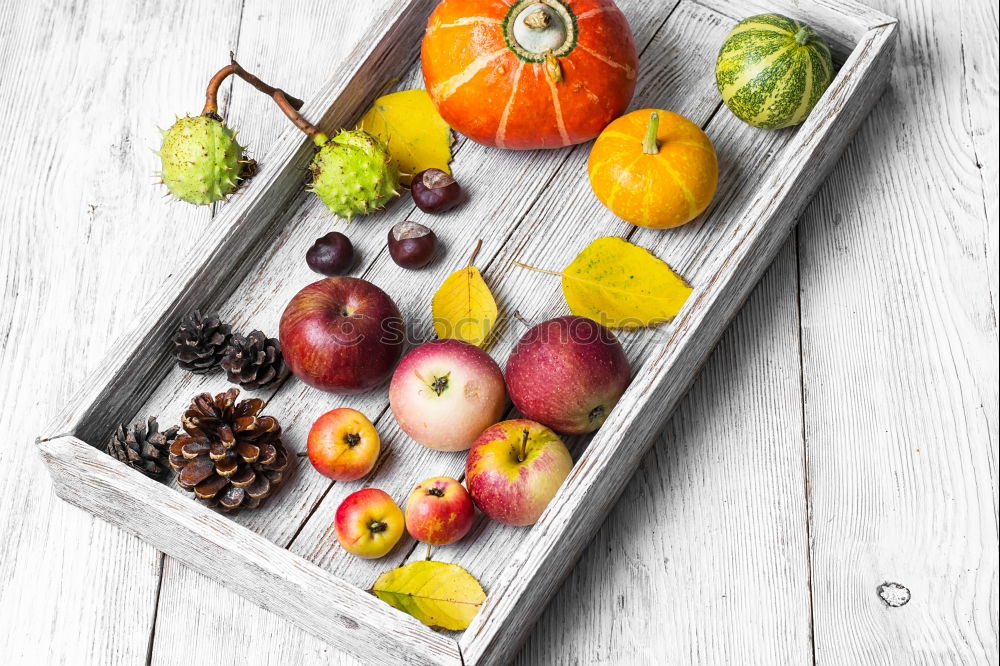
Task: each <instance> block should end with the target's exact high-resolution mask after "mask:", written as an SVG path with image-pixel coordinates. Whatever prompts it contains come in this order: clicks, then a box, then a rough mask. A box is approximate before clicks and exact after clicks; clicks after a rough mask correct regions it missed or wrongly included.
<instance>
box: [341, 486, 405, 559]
mask: <svg viewBox="0 0 1000 666" xmlns="http://www.w3.org/2000/svg"><path fill="white" fill-rule="evenodd" d="M333 524H334V529H335V530H336V532H337V540H338V541H340V545H341V546H343V547H344V550H346V551H347V552H348V553H351V554H352V555H357V556H358V557H363V558H365V559H375V558H379V557H382V556H383V555H385V554H387V553H388V552H389V551H390V550H392V549H393V547H394V546H395V545H396V543H397V542H398V541H399V538H400V537H401V536H403V527H404V521H403V512H402V511H400V510H399V507H398V506H397V505H396V503H395V502H394V501H393V500H392V498H391V497H389V494H388V493H386V492H385V491H384V490H379V489H378V488H365V489H364V490H359V491H357V492H354V493H351V494H350V495H348V496H347V497H345V498H344V501H343V502H341V503H340V506H338V507H337V514H336V516H335V517H334V520H333Z"/></svg>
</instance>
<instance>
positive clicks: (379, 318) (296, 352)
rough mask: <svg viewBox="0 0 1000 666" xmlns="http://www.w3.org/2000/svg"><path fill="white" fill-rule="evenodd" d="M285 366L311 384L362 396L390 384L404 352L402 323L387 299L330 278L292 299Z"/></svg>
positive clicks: (283, 333)
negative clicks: (388, 380)
mask: <svg viewBox="0 0 1000 666" xmlns="http://www.w3.org/2000/svg"><path fill="white" fill-rule="evenodd" d="M278 337H279V339H280V342H281V352H282V354H284V357H285V363H287V364H288V367H289V369H290V370H291V371H292V372H293V373H294V374H295V376H296V377H298V378H299V379H301V380H302V381H304V382H305V383H306V384H309V385H310V386H313V387H315V388H318V389H320V390H321V391H329V392H331V393H344V394H349V393H361V392H363V391H367V390H369V389H372V388H375V387H376V386H378V385H379V384H381V383H382V382H384V381H385V379H386V377H388V376H389V373H390V372H392V368H393V366H394V365H396V361H398V360H399V355H400V354H401V353H402V352H403V339H404V330H403V318H402V317H401V316H400V314H399V309H397V308H396V304H395V303H393V302H392V299H391V298H389V296H388V294H386V293H385V292H384V291H382V290H381V289H379V288H378V287H376V286H375V285H373V284H372V283H371V282H366V281H365V280H361V279H358V278H352V277H331V278H326V279H325V280H320V281H319V282H314V283H312V284H311V285H309V286H307V287H305V288H303V289H302V290H301V291H300V292H299V293H297V294H295V296H293V297H292V300H291V301H289V303H288V306H287V307H286V308H285V312H284V314H282V315H281V326H280V327H279V330H278Z"/></svg>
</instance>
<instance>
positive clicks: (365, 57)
mask: <svg viewBox="0 0 1000 666" xmlns="http://www.w3.org/2000/svg"><path fill="white" fill-rule="evenodd" d="M700 4H702V5H705V6H706V7H708V8H710V9H713V10H715V11H717V12H719V13H721V14H724V15H727V16H730V17H742V16H747V15H751V14H754V13H763V12H770V11H778V12H781V13H785V14H788V15H790V16H793V17H799V18H802V19H803V20H808V22H809V23H810V24H812V25H813V26H814V27H816V28H817V29H818V30H819V31H820V32H821V33H822V34H824V35H825V36H827V38H828V39H829V40H830V41H831V42H832V43H833V44H832V45H833V47H834V49H835V50H836V51H838V52H839V53H841V54H842V55H844V56H846V58H845V60H844V62H843V65H842V66H841V67H840V70H839V72H838V74H837V76H836V79H835V80H834V82H833V84H832V85H831V86H830V88H829V90H828V91H827V92H826V94H825V95H824V97H823V98H822V100H821V101H820V103H819V105H818V106H817V107H816V109H815V110H814V111H813V113H812V114H811V115H810V117H809V119H808V120H807V121H806V123H805V124H803V125H802V126H801V127H800V128H799V129H798V130H796V134H795V136H794V137H793V138H792V140H791V141H790V142H789V144H787V145H786V146H785V147H784V148H783V149H782V153H781V155H780V156H779V161H778V162H777V163H776V164H775V165H774V167H772V168H771V169H770V170H769V171H768V172H767V173H766V174H765V175H764V177H763V178H762V179H761V180H760V182H759V183H758V184H757V186H756V192H755V196H754V197H753V199H752V201H751V202H750V204H749V206H748V207H747V209H746V211H745V218H744V219H745V220H746V223H745V224H743V225H742V226H741V227H740V229H739V233H738V234H734V235H733V236H732V237H731V238H730V239H729V241H728V245H727V247H726V249H725V252H726V254H725V255H724V256H725V260H724V261H723V262H721V263H720V269H719V271H718V272H717V273H715V274H714V275H713V276H712V277H711V279H709V280H707V281H703V282H702V283H700V284H698V285H696V291H695V292H694V294H693V295H692V297H691V298H690V299H689V302H688V304H687V305H686V306H685V308H684V309H683V311H682V312H681V314H680V315H679V316H678V318H677V319H676V320H675V321H674V322H673V323H672V324H671V328H670V332H669V336H668V337H667V338H666V340H665V342H663V343H662V344H660V345H659V346H658V348H656V349H654V350H653V352H652V355H651V357H650V358H649V360H648V361H647V362H646V364H645V365H644V366H643V368H642V370H641V372H640V373H639V374H638V375H637V376H636V377H635V379H634V381H633V383H632V385H631V387H630V388H629V390H628V392H627V393H626V395H625V397H624V398H623V399H622V401H621V402H620V403H619V405H618V406H617V407H616V409H615V410H614V411H613V412H612V414H611V416H610V418H609V420H608V421H607V423H606V424H605V426H604V427H603V428H602V429H601V430H600V431H599V433H598V434H597V435H596V436H595V437H594V438H593V440H592V441H591V442H590V444H589V446H588V447H587V448H586V449H585V451H584V452H583V453H582V455H581V456H580V458H579V460H578V461H577V463H576V465H575V467H574V469H573V472H572V473H571V475H570V477H569V479H567V481H566V483H565V484H564V486H563V488H562V489H561V491H560V493H559V495H558V496H557V498H556V500H555V501H554V502H553V503H552V504H551V506H550V507H549V509H548V510H547V511H546V513H545V514H544V515H543V516H542V518H541V520H540V521H539V523H538V524H537V525H536V526H535V527H534V528H532V529H531V530H530V531H527V533H526V534H525V537H524V539H523V541H522V542H521V543H520V546H519V547H518V548H517V550H516V551H515V556H514V558H513V559H512V560H511V561H510V562H509V564H508V566H507V567H506V568H505V569H504V570H503V572H502V573H501V575H500V576H499V578H498V580H496V581H494V582H493V583H492V584H491V585H489V588H488V591H489V595H488V598H487V600H486V602H485V603H484V605H483V607H482V609H481V611H480V613H479V614H478V615H477V616H476V618H475V620H474V621H473V624H472V626H470V627H469V629H468V630H466V631H465V632H463V633H462V634H460V635H457V638H456V635H451V634H443V633H438V632H435V631H433V630H431V629H428V628H426V627H424V626H423V625H421V624H420V623H419V622H417V621H416V620H414V619H413V618H411V617H409V616H408V615H405V614H403V613H401V612H399V611H396V610H395V609H393V608H391V607H389V606H388V605H386V604H384V603H382V602H381V601H379V600H378V599H376V598H375V597H373V596H372V595H370V594H368V593H366V592H365V591H363V590H361V589H359V588H358V587H356V586H354V585H352V584H350V583H347V582H345V581H343V580H341V579H339V578H337V577H336V576H333V575H331V574H330V573H328V572H326V571H324V570H323V569H321V568H320V567H318V566H316V565H314V564H312V563H310V562H309V561H307V560H305V559H304V558H302V557H300V556H298V555H296V554H294V553H292V552H290V551H288V550H286V549H284V548H282V547H280V546H278V545H276V544H274V543H272V542H271V541H269V540H268V539H266V538H264V537H262V536H260V535H258V534H256V533H255V532H253V531H251V530H249V529H247V528H245V527H243V526H241V525H240V524H238V523H236V522H233V521H232V520H230V519H229V518H227V517H226V516H224V515H220V514H218V513H216V512H214V511H212V510H210V509H208V508H206V507H205V506H203V505H201V504H199V503H197V502H194V501H191V500H190V499H189V498H187V497H185V496H183V495H180V494H179V493H177V492H175V491H174V490H172V489H171V488H169V487H167V486H165V485H163V484H160V483H156V482H154V481H151V480H149V479H147V478H146V477H145V476H143V475H141V474H139V473H137V472H135V471H133V470H131V469H128V468H127V467H125V466H124V465H121V464H120V463H118V462H117V461H114V460H112V459H111V458H110V457H108V456H106V455H104V454H103V453H101V452H100V451H98V450H97V449H96V448H94V446H92V445H91V444H90V443H88V442H97V441H99V440H100V438H101V436H102V435H103V434H104V430H106V424H108V423H117V422H120V421H122V420H128V419H129V418H130V417H131V416H132V415H133V414H135V413H136V411H137V410H138V409H139V408H140V407H141V406H142V405H143V403H144V402H145V400H146V399H147V398H148V397H149V395H150V394H151V393H152V391H153V390H154V388H155V387H156V385H157V384H158V383H159V382H161V381H162V380H163V378H164V377H165V376H166V374H167V372H168V370H169V367H170V363H171V358H170V354H169V351H168V350H169V345H168V344H167V342H168V340H169V337H170V335H171V333H172V329H173V327H174V326H175V325H176V322H177V321H178V320H179V319H180V318H181V316H182V315H183V314H185V313H186V312H188V311H190V310H191V309H193V308H195V307H202V308H204V307H211V306H213V305H214V304H217V303H219V302H221V301H222V300H224V299H225V298H226V297H227V296H228V295H229V293H230V291H231V290H232V289H233V287H234V285H237V284H239V282H240V281H241V280H242V279H243V278H244V277H245V276H246V272H247V271H248V270H249V268H250V267H252V266H253V265H254V263H255V261H254V259H255V258H258V257H259V256H260V255H261V254H262V252H263V251H264V247H265V246H266V242H267V240H268V239H269V238H271V237H273V236H274V235H275V234H276V233H277V232H278V230H279V229H280V227H281V225H283V224H284V223H286V222H287V219H286V218H285V217H284V216H283V214H284V213H285V212H286V210H287V209H288V207H289V206H290V204H291V202H292V200H293V199H294V197H295V196H296V195H297V194H298V193H299V192H300V191H301V189H302V187H303V178H302V171H303V169H304V166H305V165H306V164H307V163H308V161H309V159H310V156H311V152H312V148H311V146H310V144H309V142H308V141H307V140H306V139H305V138H304V136H303V135H302V134H301V133H300V132H298V130H296V129H295V128H292V127H290V128H289V130H288V131H286V132H285V133H284V134H283V135H282V136H281V137H280V138H279V140H278V141H277V142H276V143H275V144H274V145H273V146H272V147H271V149H270V151H269V152H268V154H267V157H266V159H265V160H263V161H262V162H263V164H264V165H265V168H264V169H262V170H261V172H260V173H259V174H258V175H257V176H256V177H255V179H254V181H253V183H252V186H251V187H249V188H247V191H246V192H245V193H244V194H242V195H241V196H240V197H238V198H235V199H234V200H233V201H231V202H230V203H228V204H227V205H226V206H225V208H224V209H223V211H222V213H221V214H220V215H219V216H218V217H216V218H215V220H214V221H213V223H212V224H211V225H210V226H209V227H208V228H207V229H206V232H205V237H204V238H203V239H202V241H201V242H200V243H199V244H198V246H197V247H196V248H195V249H194V250H193V251H192V252H191V253H190V254H188V255H187V257H186V261H185V262H184V263H183V264H182V265H181V266H178V268H177V270H175V271H174V272H173V274H172V276H171V278H170V279H169V280H168V281H167V282H166V283H165V284H164V285H163V287H162V289H161V290H160V292H159V296H158V298H156V299H154V300H152V301H150V302H149V303H148V305H147V307H146V308H145V310H144V312H143V313H142V314H141V315H140V316H137V317H136V321H137V322H138V324H137V325H136V326H135V328H134V329H133V330H131V331H130V332H129V333H127V334H126V335H125V336H123V337H122V338H121V339H119V340H118V341H117V342H116V343H115V345H114V346H113V348H112V350H111V352H110V353H109V355H108V357H107V358H106V359H105V360H104V362H102V363H101V364H99V366H98V368H99V369H98V370H97V371H96V372H95V373H94V374H93V375H92V376H91V377H90V378H89V379H88V381H87V382H86V384H85V388H84V389H82V390H81V391H79V392H78V393H77V394H76V396H75V397H74V398H73V399H72V400H71V401H70V402H69V403H68V405H67V407H66V408H65V409H64V411H63V412H62V413H61V414H60V415H59V416H58V418H57V419H56V420H55V422H54V423H53V424H51V426H50V427H49V429H48V430H47V432H48V433H55V434H50V436H47V437H43V438H40V439H39V440H38V442H37V446H38V449H39V451H40V453H41V455H42V457H43V459H44V461H45V463H46V464H47V466H48V469H49V471H50V474H51V476H52V480H53V483H54V484H55V488H56V492H57V494H58V495H59V496H60V497H62V498H63V499H65V500H66V501H68V502H70V503H72V504H75V505H77V506H79V507H82V508H83V509H85V510H87V511H90V512H91V513H93V514H95V515H97V516H100V517H101V518H103V519H104V520H106V521H108V522H111V523H113V524H115V525H118V526H119V527H121V528H122V529H125V530H126V531H129V532H131V533H133V534H135V535H137V536H139V537H140V538H142V539H143V540H145V541H147V542H148V543H150V544H151V545H153V546H154V547H156V548H158V549H159V550H161V551H163V552H164V553H167V554H168V555H170V556H171V557H174V558H177V559H178V560H180V561H182V562H184V563H185V564H187V565H189V566H190V567H192V568H194V569H195V570H197V571H199V572H201V573H202V574H204V575H206V576H208V577H210V578H213V579H216V580H218V581H219V582H221V583H223V584H225V585H227V586H229V587H231V588H233V589H234V590H236V591H237V592H238V593H240V594H242V595H243V596H245V597H246V598H248V599H250V600H251V601H253V602H255V603H257V604H259V605H260V606H262V607H264V608H266V609H268V610H271V611H273V612H274V613H276V614H278V615H280V616H282V617H284V618H286V619H288V620H290V621H292V622H293V623H295V624H297V625H298V626H300V627H302V628H303V629H305V630H307V631H309V632H311V633H314V634H315V635H317V636H319V637H321V638H324V639H329V637H330V636H336V644H337V647H338V648H339V649H344V650H346V651H349V652H351V653H352V654H355V655H356V656H358V657H360V658H361V659H363V660H365V661H366V663H379V664H381V663H391V664H396V663H405V664H424V663H435V664H456V665H460V664H464V665H465V666H472V665H474V664H475V665H476V666H479V665H485V664H498V663H505V662H506V661H507V660H509V658H511V657H512V656H513V654H514V650H516V648H517V646H518V645H519V644H520V643H521V641H522V640H523V639H524V638H525V636H526V635H527V632H528V631H529V630H530V628H531V626H532V624H533V622H534V620H535V618H536V617H537V616H538V615H539V613H541V611H542V610H543V609H544V607H545V605H546V604H547V602H548V600H549V598H550V596H551V595H552V593H553V591H554V590H555V585H554V583H553V581H559V580H561V579H562V578H563V577H564V576H565V575H566V574H567V573H568V571H569V570H570V568H571V567H572V565H573V563H574V562H575V561H576V559H577V557H578V556H579V554H580V552H581V551H582V549H583V547H584V546H585V545H586V544H587V543H588V541H589V540H590V539H591V537H592V536H593V534H594V532H595V530H596V529H597V528H598V526H599V525H600V524H601V522H603V520H604V517H605V515H606V514H607V512H608V511H609V510H610V508H611V507H612V505H613V504H614V502H615V500H616V499H617V497H618V495H619V493H620V491H621V489H622V487H623V486H624V484H625V483H626V481H627V480H628V479H629V478H630V477H631V475H632V473H633V471H634V470H635V468H636V466H637V465H638V464H639V461H640V460H641V458H642V456H643V454H644V453H645V451H646V450H647V448H648V446H649V444H650V442H651V440H652V438H653V436H654V435H655V433H656V432H657V431H658V429H659V428H660V426H661V425H662V423H663V421H664V419H665V418H666V417H667V415H669V413H670V411H671V410H672V408H673V407H674V406H675V405H676V404H677V402H678V401H679V400H680V399H681V397H682V396H683V395H684V393H685V392H686V390H687V387H688V386H689V385H690V383H691V382H692V381H693V379H694V377H695V376H696V374H697V372H698V370H699V368H700V367H701V365H702V364H703V363H704V361H705V360H706V358H707V357H708V355H709V353H710V352H711V350H712V349H713V347H714V346H715V343H716V341H717V340H718V338H719V337H720V335H721V334H722V332H723V331H724V330H725V328H726V327H727V325H728V323H729V321H730V320H731V319H732V317H733V316H734V315H735V314H736V312H737V311H738V309H739V307H740V305H741V304H742V303H743V301H744V299H745V298H746V297H747V295H748V294H749V292H750V290H751V289H752V287H753V286H754V285H755V284H756V283H757V281H758V280H759V278H760V277H761V275H762V274H763V272H764V270H765V269H766V267H767V266H768V265H769V263H770V262H771V260H772V259H773V257H774V256H775V253H776V252H777V250H778V248H779V247H780V245H781V243H782V242H783V241H784V239H785V238H786V236H787V234H788V233H789V231H790V230H791V229H792V227H793V226H794V224H795V221H796V219H797V216H798V214H799V213H800V212H801V210H802V209H803V207H804V206H805V205H806V203H807V202H808V201H809V199H810V198H811V196H812V194H813V193H814V192H815V190H816V189H817V187H818V186H819V185H820V184H821V183H822V182H823V180H824V178H825V176H826V174H827V173H828V172H829V170H830V168H831V167H832V166H833V164H834V163H835V162H836V161H837V159H838V157H839V156H840V154H841V152H842V151H843V149H844V148H845V147H846V145H847V144H848V142H849V141H850V140H851V137H852V136H853V134H854V132H855V130H856V129H857V127H858V124H859V123H860V121H861V120H862V119H863V118H864V117H865V116H866V115H867V113H868V111H869V109H870V108H871V106H872V104H873V103H874V102H875V101H876V100H877V99H878V97H879V96H880V94H881V92H882V90H883V88H884V86H885V84H886V82H887V81H888V77H889V73H890V70H891V66H892V52H893V47H894V44H895V34H896V28H897V26H896V21H895V19H892V18H890V17H888V16H885V15H883V14H880V13H878V12H875V11H873V10H871V9H869V8H867V7H864V6H862V5H860V4H857V3H855V2H853V1H852V0H775V1H774V2H758V1H756V0H701V2H700ZM399 5H401V7H400V6H397V7H395V8H393V9H392V10H391V11H387V12H386V14H385V15H384V16H383V17H382V18H381V19H380V20H376V21H375V22H373V28H372V29H371V31H370V32H369V33H368V35H367V36H366V37H365V39H364V40H362V42H361V45H360V46H359V47H358V48H357V49H356V50H355V52H354V53H353V54H352V56H351V57H350V58H348V59H346V60H345V64H343V65H341V66H340V67H339V68H338V69H337V70H336V71H335V73H334V74H333V76H332V77H331V78H330V80H329V82H328V83H327V84H326V85H325V86H323V88H322V89H321V90H320V91H319V92H318V93H317V95H316V96H315V97H314V98H313V99H312V100H310V101H309V102H308V104H307V105H306V107H305V108H304V109H303V112H304V114H305V115H306V116H307V117H310V118H321V119H322V120H321V122H320V123H319V124H320V126H322V127H324V128H333V127H339V126H345V125H350V124H351V123H352V122H353V121H354V120H355V119H356V118H357V117H358V116H359V115H360V114H361V112H362V111H363V110H364V109H365V108H366V107H367V106H368V104H370V102H371V100H372V99H373V98H374V96H375V95H376V94H377V93H378V92H379V88H380V87H381V85H382V82H384V81H386V80H388V79H390V78H391V77H393V76H395V75H397V74H398V71H397V70H398V67H399V63H410V62H412V60H413V58H414V57H415V54H416V52H417V49H418V47H419V40H420V36H421V34H422V30H423V25H424V23H425V22H426V17H427V16H428V15H429V13H430V11H431V10H432V9H433V6H434V5H435V0H405V2H401V3H399ZM220 571H225V575H224V576H222V575H220V574H219V573H218V572H220ZM543 582H544V584H543Z"/></svg>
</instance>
